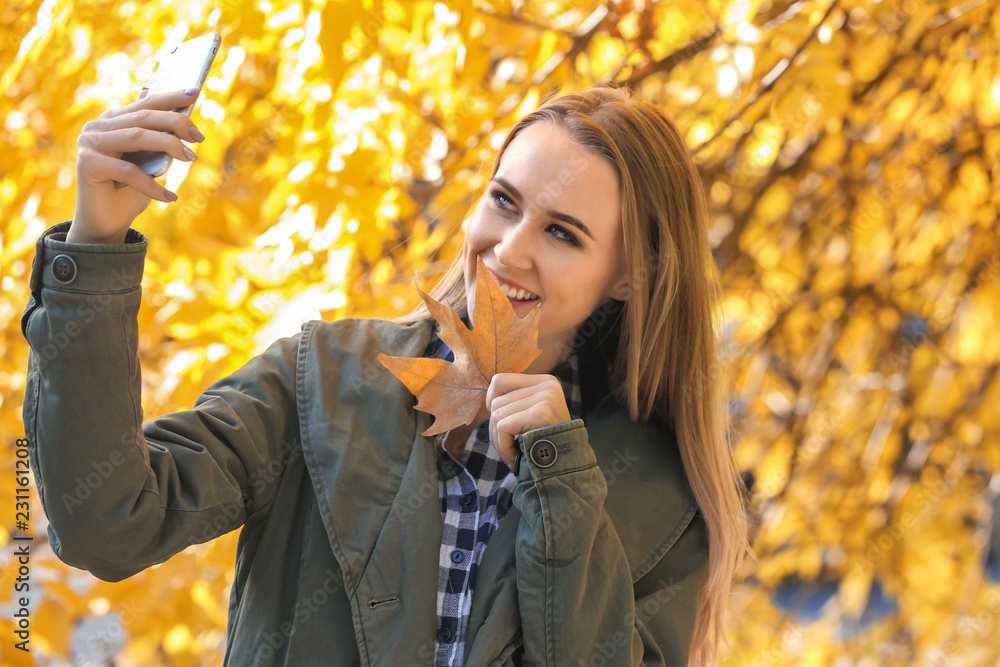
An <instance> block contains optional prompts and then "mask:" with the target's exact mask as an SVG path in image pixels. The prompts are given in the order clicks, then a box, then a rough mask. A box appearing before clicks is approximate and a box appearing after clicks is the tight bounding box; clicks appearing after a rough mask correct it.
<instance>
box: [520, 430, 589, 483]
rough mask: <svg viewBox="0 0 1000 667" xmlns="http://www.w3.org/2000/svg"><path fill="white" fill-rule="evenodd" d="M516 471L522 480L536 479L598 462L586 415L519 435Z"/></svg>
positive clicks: (580, 468) (579, 468)
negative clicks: (588, 436) (584, 422)
mask: <svg viewBox="0 0 1000 667" xmlns="http://www.w3.org/2000/svg"><path fill="white" fill-rule="evenodd" d="M517 443H518V448H519V451H518V454H517V460H516V461H515V463H514V474H515V475H517V479H518V481H519V482H528V481H531V480H534V481H536V482H538V481H541V480H543V479H546V478H548V477H554V476H556V475H562V474H565V473H568V472H573V471H575V470H583V469H585V468H591V467H594V466H596V465H597V457H596V456H595V455H594V449H593V448H592V447H591V446H590V442H589V440H588V438H587V429H586V428H585V427H584V424H583V420H582V419H574V420H572V421H568V422H562V423H561V424H553V425H551V426H543V427H541V428H536V429H533V430H531V431H528V432H527V433H523V434H521V435H520V436H519V437H518V438H517Z"/></svg>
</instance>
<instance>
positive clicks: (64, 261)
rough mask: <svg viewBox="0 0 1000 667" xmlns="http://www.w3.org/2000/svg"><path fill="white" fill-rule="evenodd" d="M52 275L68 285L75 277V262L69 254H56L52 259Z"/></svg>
mask: <svg viewBox="0 0 1000 667" xmlns="http://www.w3.org/2000/svg"><path fill="white" fill-rule="evenodd" d="M52 275H54V276H55V277H56V280H58V281H59V282H61V283H62V284H63V285H68V284H70V283H71V282H73V281H74V280H75V279H76V262H74V261H73V258H72V257H70V256H69V255H56V258H55V259H54V260H52Z"/></svg>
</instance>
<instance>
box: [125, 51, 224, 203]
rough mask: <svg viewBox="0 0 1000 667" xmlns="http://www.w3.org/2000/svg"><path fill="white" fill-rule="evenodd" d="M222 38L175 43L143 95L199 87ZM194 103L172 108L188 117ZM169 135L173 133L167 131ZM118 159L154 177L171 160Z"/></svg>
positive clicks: (160, 155)
mask: <svg viewBox="0 0 1000 667" xmlns="http://www.w3.org/2000/svg"><path fill="white" fill-rule="evenodd" d="M221 43H222V38H221V37H219V33H217V32H210V33H208V34H207V35H202V36H201V37H195V38H194V39H189V40H188V41H186V42H182V43H181V44H178V45H177V47H175V48H174V50H173V51H171V52H170V53H169V54H167V56H166V57H165V58H164V59H163V60H161V61H160V63H159V64H158V65H157V67H156V71H155V72H153V74H152V76H150V78H149V80H148V81H147V82H146V86H145V87H146V88H149V91H148V92H147V93H146V95H147V96H149V95H155V94H157V93H168V92H170V91H172V90H187V89H188V88H201V87H203V86H204V85H205V79H206V78H208V70H209V69H211V67H212V62H213V61H214V60H215V54H216V53H217V52H218V51H219V45H220V44H221ZM193 108H194V103H193V102H192V103H191V104H190V105H188V106H186V107H182V108H179V109H174V111H176V112H177V113H182V114H184V115H185V116H190V115H191V110H192V109H193ZM168 134H173V132H168ZM121 159H123V160H126V161H128V162H131V163H133V164H135V165H137V166H138V167H139V168H140V169H142V170H143V171H144V172H146V173H147V174H149V175H150V176H152V177H153V178H157V177H159V176H162V175H163V174H165V173H167V169H169V168H170V163H171V162H173V158H172V157H171V156H170V155H168V154H167V153H164V152H163V151H134V152H131V153H124V154H123V155H122V157H121ZM125 185H126V184H125V183H119V182H117V181H116V182H115V187H116V188H123V187H125Z"/></svg>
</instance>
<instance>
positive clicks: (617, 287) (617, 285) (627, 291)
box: [608, 269, 632, 301]
mask: <svg viewBox="0 0 1000 667" xmlns="http://www.w3.org/2000/svg"><path fill="white" fill-rule="evenodd" d="M630 296H632V281H631V279H630V278H629V276H628V275H626V273H625V271H624V269H623V270H622V272H621V273H620V274H619V275H618V277H617V278H615V281H614V282H613V283H611V290H610V291H609V292H608V297H610V298H612V299H616V300H618V301H628V298H629V297H630Z"/></svg>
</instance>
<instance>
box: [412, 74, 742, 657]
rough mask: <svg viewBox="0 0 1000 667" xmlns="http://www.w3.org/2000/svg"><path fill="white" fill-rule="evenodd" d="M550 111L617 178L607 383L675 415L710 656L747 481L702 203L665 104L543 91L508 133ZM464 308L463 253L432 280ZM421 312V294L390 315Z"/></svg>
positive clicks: (701, 644) (731, 581)
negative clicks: (616, 275)
mask: <svg viewBox="0 0 1000 667" xmlns="http://www.w3.org/2000/svg"><path fill="white" fill-rule="evenodd" d="M539 121H548V122H555V123H558V124H560V125H561V126H562V127H564V128H566V129H567V130H568V131H569V133H570V134H571V135H572V137H573V138H574V140H575V141H576V142H577V143H578V144H580V145H582V146H584V147H587V148H589V149H592V150H594V151H596V152H597V153H598V154H600V155H601V156H603V157H604V158H605V159H606V160H608V162H610V163H611V165H612V166H613V167H614V168H615V170H616V171H617V173H618V177H619V184H620V187H621V219H622V225H623V228H624V240H625V264H626V275H627V281H628V285H627V289H628V291H629V294H628V296H627V298H626V301H625V307H624V309H623V311H622V312H621V314H620V316H619V318H618V321H617V322H616V323H615V326H614V328H615V329H616V330H617V331H618V341H617V353H616V357H615V362H614V371H613V373H612V376H613V378H614V391H615V393H616V394H617V395H618V396H619V398H620V399H621V400H622V401H623V402H624V403H625V405H627V406H628V409H629V414H630V416H631V418H632V419H633V420H634V421H638V420H642V421H648V420H650V419H651V418H654V417H655V418H658V419H662V420H664V421H665V422H667V423H668V424H670V425H671V426H673V428H674V431H675V433H676V437H677V443H678V448H679V450H680V454H681V459H682V461H683V462H684V470H685V473H686V475H687V479H688V482H689V484H690V486H691V490H692V492H693V493H694V496H695V500H696V501H697V503H698V506H699V509H700V511H701V515H702V516H703V518H704V519H705V523H706V526H707V529H708V541H709V559H708V560H709V562H708V569H707V573H706V575H705V583H704V586H703V588H702V591H701V596H700V598H699V604H698V616H697V620H696V622H695V628H694V637H693V641H692V647H691V652H690V659H689V664H690V665H711V664H715V663H716V662H717V660H718V652H719V647H720V644H723V643H725V644H728V642H727V641H726V637H725V621H726V609H727V605H728V599H729V594H730V592H731V590H732V587H733V586H734V585H735V579H736V577H737V575H738V573H739V571H740V569H741V566H742V564H743V561H744V558H745V557H746V556H747V555H748V554H750V555H752V553H751V552H750V547H749V544H748V542H747V527H746V519H745V513H744V512H745V510H744V499H745V487H744V486H743V483H742V481H741V480H740V477H739V475H738V474H737V472H736V468H735V465H734V462H733V458H732V454H731V452H730V447H729V441H728V433H729V421H728V418H727V416H726V413H725V411H724V407H725V403H724V401H725V396H726V387H725V382H724V374H723V373H722V372H721V368H722V366H721V364H720V359H719V350H718V342H717V334H716V328H715V323H714V320H713V318H714V317H715V314H716V312H717V311H716V306H717V305H718V304H719V299H720V296H721V290H720V286H719V278H718V270H717V268H716V266H715V262H714V260H713V258H712V253H711V248H710V246H709V242H708V231H707V223H708V205H707V202H706V200H705V194H704V190H703V186H702V183H701V180H700V178H699V176H698V171H697V168H696V167H695V164H694V160H693V158H692V157H691V154H690V152H689V151H688V148H687V146H686V144H685V142H684V138H683V135H682V134H681V133H680V132H679V131H678V129H677V127H676V126H675V125H674V123H673V121H672V120H671V119H670V118H669V117H668V116H667V114H666V113H665V112H664V111H663V110H662V109H660V108H658V107H656V106H655V105H652V104H649V103H647V102H644V101H641V100H639V99H637V98H634V97H632V95H631V92H630V91H628V90H627V89H624V88H595V89H592V90H587V91H583V92H576V93H569V94H565V95H561V96H559V97H556V98H554V99H551V100H549V101H548V102H547V103H545V104H543V105H542V106H541V107H540V108H539V109H537V110H535V111H534V112H532V113H530V114H528V115H526V116H525V117H523V118H522V119H521V120H519V121H518V122H517V124H516V125H515V126H514V127H513V128H512V129H511V131H510V132H509V133H508V134H507V137H506V139H505V140H504V142H503V145H502V146H501V147H500V150H499V151H498V152H497V156H496V160H495V162H494V164H493V172H492V174H493V175H495V174H496V172H497V169H498V168H499V166H500V160H501V159H502V157H503V154H504V151H505V150H506V149H507V146H509V145H510V142H511V141H512V140H513V138H514V137H515V136H517V134H518V133H519V132H520V131H521V130H523V129H524V128H525V127H527V126H528V125H531V124H532V123H536V122H539ZM430 294H431V296H433V297H434V298H435V299H436V300H438V301H442V302H444V303H448V304H450V305H451V306H452V307H453V308H455V309H456V311H458V312H459V313H461V314H464V313H465V312H466V302H465V282H464V276H463V258H462V253H460V254H459V256H458V257H457V258H456V259H455V260H454V261H453V262H452V264H451V266H449V268H448V270H447V271H446V272H445V274H444V275H443V276H442V278H441V279H440V280H439V281H438V283H437V285H436V286H435V287H434V289H432V290H431V292H430ZM426 317H429V313H428V312H427V310H426V307H425V306H424V305H423V304H420V305H419V306H418V307H417V308H416V309H415V310H414V311H413V312H412V313H410V314H409V315H406V316H403V317H401V318H397V321H414V320H418V319H424V318H426Z"/></svg>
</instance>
